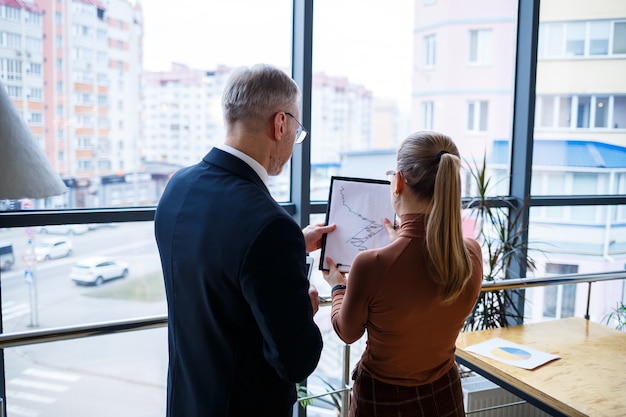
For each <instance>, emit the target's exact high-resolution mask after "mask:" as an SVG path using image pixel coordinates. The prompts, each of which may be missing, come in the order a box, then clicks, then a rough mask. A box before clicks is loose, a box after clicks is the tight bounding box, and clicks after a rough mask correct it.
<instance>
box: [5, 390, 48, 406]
mask: <svg viewBox="0 0 626 417" xmlns="http://www.w3.org/2000/svg"><path fill="white" fill-rule="evenodd" d="M7 398H11V399H12V400H26V401H32V402H35V403H42V404H52V403H53V402H55V401H56V400H57V399H56V398H51V397H44V396H43V395H37V394H31V393H30V392H24V391H13V390H7Z"/></svg>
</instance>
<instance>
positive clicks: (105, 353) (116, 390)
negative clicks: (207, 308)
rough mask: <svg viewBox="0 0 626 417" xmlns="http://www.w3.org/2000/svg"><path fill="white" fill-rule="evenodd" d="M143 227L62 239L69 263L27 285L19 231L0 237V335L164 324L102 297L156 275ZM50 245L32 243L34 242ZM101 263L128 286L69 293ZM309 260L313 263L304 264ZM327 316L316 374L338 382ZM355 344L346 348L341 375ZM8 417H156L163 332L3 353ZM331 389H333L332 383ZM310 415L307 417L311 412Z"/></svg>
mask: <svg viewBox="0 0 626 417" xmlns="http://www.w3.org/2000/svg"><path fill="white" fill-rule="evenodd" d="M152 227H153V224H152V223H151V222H145V223H126V224H119V225H117V226H116V227H110V228H100V229H96V230H91V231H89V232H87V233H85V234H82V235H76V236H71V235H70V236H62V237H64V238H68V239H70V240H71V241H72V246H73V252H72V254H71V255H70V256H68V257H65V258H60V259H54V260H49V261H44V262H39V263H36V264H35V265H34V268H33V277H34V279H33V281H34V284H35V285H33V283H31V284H29V283H27V280H26V279H25V274H24V270H25V269H26V265H25V264H24V260H23V256H22V255H23V254H24V253H26V251H27V248H28V238H27V233H26V231H25V230H24V229H9V230H6V229H3V230H0V240H1V241H9V242H11V243H12V244H13V246H14V251H15V257H16V264H15V265H14V267H13V268H12V269H11V270H10V271H3V272H2V275H1V279H2V314H3V326H4V332H5V333H13V332H22V331H28V330H32V329H46V328H52V327H64V326H73V325H85V324H89V323H99V322H105V321H111V320H120V319H130V318H138V317H146V316H153V315H161V314H166V302H165V299H164V298H161V299H159V300H156V301H137V300H132V299H123V298H122V299H120V298H117V297H112V296H103V294H108V293H111V292H114V293H115V292H116V290H117V289H121V288H123V287H124V286H126V285H127V284H128V283H132V282H135V281H136V282H143V281H145V277H146V276H147V275H150V274H155V273H157V274H159V276H160V274H161V272H160V261H159V257H158V251H157V248H156V243H155V241H154V234H153V229H152ZM53 236H59V235H45V234H34V242H33V243H36V242H37V241H38V239H43V238H47V237H53ZM91 255H104V256H110V257H111V258H113V259H115V260H119V261H125V262H128V263H129V271H130V273H129V276H128V277H127V278H125V279H118V280H114V281H110V282H107V283H105V284H103V285H102V286H99V287H93V286H78V285H76V284H74V283H73V282H72V281H71V280H70V279H69V272H70V269H71V267H72V265H73V264H74V263H75V262H76V261H77V260H78V259H80V258H82V257H85V256H91ZM314 255H315V256H319V254H318V253H315V254H314ZM311 282H312V283H313V284H314V285H315V286H316V287H317V288H318V290H319V292H320V295H325V296H327V295H329V290H330V288H329V287H328V284H327V283H326V282H325V281H324V280H323V277H322V274H321V271H319V270H318V269H317V266H316V267H315V270H314V271H313V274H312V277H311ZM35 286H36V289H37V303H36V304H37V314H36V318H37V324H38V325H37V326H35V327H33V326H31V325H32V320H33V315H32V314H31V300H32V297H31V292H32V291H33V289H34V287H35ZM329 316H330V307H329V306H327V307H322V308H321V309H320V311H319V312H318V313H317V315H316V316H315V320H316V322H317V323H318V325H319V327H320V330H321V331H322V334H323V337H324V351H323V354H322V359H321V361H320V364H319V366H318V369H317V371H316V374H319V375H320V376H321V377H323V378H324V379H325V380H329V378H330V380H331V381H338V380H340V378H341V369H342V362H343V346H344V344H343V343H342V342H341V341H340V340H339V339H338V338H337V336H336V335H335V333H334V330H333V328H332V326H331V324H330V317H329ZM362 342H363V339H362V340H361V341H359V342H357V343H356V344H355V345H353V346H352V349H351V367H352V366H353V365H354V363H355V362H356V360H358V358H359V356H360V353H361V352H362V348H363V343H362ZM4 355H5V368H6V387H7V399H6V401H7V411H8V417H22V416H24V417H42V416H46V417H66V416H89V417H108V416H111V415H115V416H118V417H162V416H163V415H165V398H166V395H165V385H166V378H167V329H166V328H159V329H152V330H144V331H138V332H128V333H120V334H115V335H108V336H96V337H90V338H83V339H77V340H69V341H64V342H50V343H42V344H35V345H29V346H23V347H16V348H9V349H5V352H4ZM333 384H334V385H337V384H336V383H335V382H333ZM311 411H312V412H311V415H315V412H313V409H312V410H311Z"/></svg>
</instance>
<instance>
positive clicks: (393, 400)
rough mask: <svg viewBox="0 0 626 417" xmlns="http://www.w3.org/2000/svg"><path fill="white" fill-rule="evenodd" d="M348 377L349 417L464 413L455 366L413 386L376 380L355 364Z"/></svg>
mask: <svg viewBox="0 0 626 417" xmlns="http://www.w3.org/2000/svg"><path fill="white" fill-rule="evenodd" d="M352 379H353V380H354V384H353V385H352V396H351V398H350V417H369V416H376V417H397V416H402V417H465V410H464V408H463V391H462V389H461V379H460V377H459V371H458V369H457V367H456V366H453V367H452V368H451V369H450V370H449V371H448V372H447V373H446V374H445V375H443V376H442V377H441V378H439V379H438V380H436V381H434V382H432V383H430V384H425V385H419V386H415V387H406V386H401V385H391V384H386V383H384V382H380V381H377V380H376V379H374V378H372V376H371V375H370V374H369V373H368V372H367V371H365V370H363V369H361V368H360V366H359V365H357V367H356V369H355V370H354V373H353V374H352Z"/></svg>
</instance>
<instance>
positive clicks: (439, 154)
mask: <svg viewBox="0 0 626 417" xmlns="http://www.w3.org/2000/svg"><path fill="white" fill-rule="evenodd" d="M444 153H450V152H448V151H439V153H438V154H437V163H439V161H441V155H443V154H444Z"/></svg>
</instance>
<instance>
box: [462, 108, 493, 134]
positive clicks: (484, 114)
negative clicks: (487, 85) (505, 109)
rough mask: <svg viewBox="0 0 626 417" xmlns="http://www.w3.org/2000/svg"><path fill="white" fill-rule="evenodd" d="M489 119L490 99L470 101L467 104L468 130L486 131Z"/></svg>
mask: <svg viewBox="0 0 626 417" xmlns="http://www.w3.org/2000/svg"><path fill="white" fill-rule="evenodd" d="M488 120H489V102H488V101H470V102H469V103H468V104H467V130H468V131H470V132H486V131H487V126H488Z"/></svg>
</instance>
